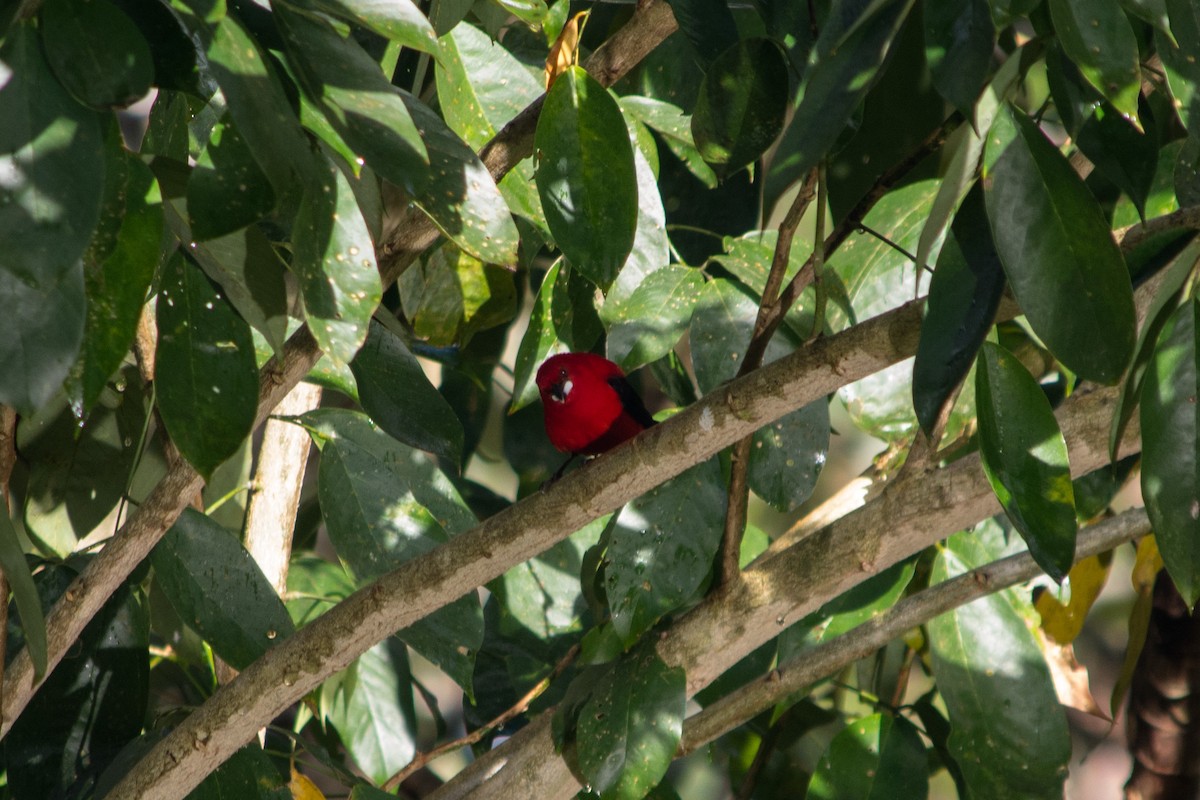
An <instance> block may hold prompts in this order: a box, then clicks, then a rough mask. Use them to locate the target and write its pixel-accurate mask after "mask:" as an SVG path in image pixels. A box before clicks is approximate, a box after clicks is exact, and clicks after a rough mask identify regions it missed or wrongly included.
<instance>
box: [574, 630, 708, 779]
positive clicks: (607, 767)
mask: <svg viewBox="0 0 1200 800" xmlns="http://www.w3.org/2000/svg"><path fill="white" fill-rule="evenodd" d="M685 690H686V680H685V676H684V673H683V670H682V669H680V668H679V667H668V666H667V665H666V664H664V663H663V662H662V659H660V658H659V657H658V655H657V654H656V653H654V651H653V649H652V648H642V649H640V650H639V651H637V652H634V653H631V654H629V655H628V656H626V657H624V658H622V659H621V660H620V661H619V662H618V663H617V664H616V665H615V666H614V667H613V668H612V670H610V671H609V672H608V673H607V674H605V675H604V677H603V678H601V679H600V681H599V683H598V685H596V686H595V687H594V689H593V691H592V696H591V699H590V700H589V701H588V702H587V703H586V704H585V705H584V706H583V708H582V709H581V710H580V712H579V728H578V732H577V738H576V752H577V755H578V758H579V768H580V770H581V771H582V772H583V775H584V777H585V778H587V781H588V783H589V784H590V785H591V787H592V789H593V791H595V792H596V793H598V794H599V795H600V797H601V798H602V799H603V800H640V799H641V798H642V797H645V796H646V794H647V792H648V791H649V790H650V789H651V788H653V787H654V786H655V785H657V784H658V782H659V781H660V780H662V778H663V776H664V775H666V773H667V767H669V766H670V765H671V761H672V760H673V759H674V757H675V748H676V747H677V746H678V745H679V740H680V737H681V736H682V734H683V712H684V706H685V704H686V691H685Z"/></svg>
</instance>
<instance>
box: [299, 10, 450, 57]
mask: <svg viewBox="0 0 1200 800" xmlns="http://www.w3.org/2000/svg"><path fill="white" fill-rule="evenodd" d="M301 5H302V6H310V7H313V8H317V9H320V10H321V11H324V12H326V13H327V14H332V15H334V16H337V17H342V18H343V19H348V20H350V21H351V22H357V23H359V24H360V25H362V26H364V27H366V28H370V29H371V30H373V31H375V32H376V33H378V34H379V35H380V36H386V37H387V38H388V39H391V40H392V41H393V42H398V43H399V44H402V45H404V46H405V47H411V48H413V49H414V50H420V51H422V52H425V53H429V54H431V55H433V56H437V55H438V53H439V49H438V39H437V34H436V33H434V30H433V25H431V24H430V23H429V20H428V19H426V18H425V15H424V14H422V13H421V9H419V8H417V5H416V3H414V2H412V0H306V1H305V2H302V3H301Z"/></svg>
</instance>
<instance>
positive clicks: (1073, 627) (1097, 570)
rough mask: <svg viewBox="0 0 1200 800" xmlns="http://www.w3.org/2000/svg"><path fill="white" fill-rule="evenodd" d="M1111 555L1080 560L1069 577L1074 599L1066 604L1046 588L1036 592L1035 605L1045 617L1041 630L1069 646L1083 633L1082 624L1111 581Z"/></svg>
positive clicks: (1056, 640) (1072, 568)
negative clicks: (1109, 575) (1109, 580)
mask: <svg viewBox="0 0 1200 800" xmlns="http://www.w3.org/2000/svg"><path fill="white" fill-rule="evenodd" d="M1111 566H1112V554H1111V553H1101V554H1100V555H1098V556H1091V557H1090V558H1085V559H1083V560H1082V561H1080V562H1079V563H1078V564H1076V565H1075V566H1073V567H1071V571H1070V572H1069V573H1068V574H1067V578H1068V580H1069V581H1070V587H1071V599H1070V600H1069V601H1068V602H1067V603H1066V604H1065V605H1064V604H1063V603H1061V602H1059V601H1058V599H1057V598H1055V597H1054V595H1052V594H1051V593H1050V592H1049V591H1047V590H1046V589H1045V588H1044V587H1038V589H1035V590H1034V597H1033V605H1034V607H1035V608H1036V609H1037V612H1038V614H1040V615H1041V617H1042V630H1044V631H1045V632H1046V635H1047V636H1048V637H1050V638H1051V639H1052V640H1054V641H1055V642H1058V643H1059V644H1070V643H1071V642H1073V641H1075V637H1076V636H1078V635H1079V632H1080V631H1081V630H1083V621H1084V619H1086V618H1087V613H1088V611H1089V610H1091V608H1092V604H1093V603H1095V602H1096V598H1097V597H1098V596H1099V595H1100V590H1101V589H1103V588H1104V584H1105V582H1106V581H1107V580H1108V571H1109V568H1110V567H1111Z"/></svg>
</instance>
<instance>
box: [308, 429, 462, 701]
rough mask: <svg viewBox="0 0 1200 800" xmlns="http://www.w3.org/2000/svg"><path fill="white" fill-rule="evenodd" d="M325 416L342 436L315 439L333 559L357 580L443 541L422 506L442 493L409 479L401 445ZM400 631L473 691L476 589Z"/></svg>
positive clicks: (435, 512)
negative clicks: (319, 460)
mask: <svg viewBox="0 0 1200 800" xmlns="http://www.w3.org/2000/svg"><path fill="white" fill-rule="evenodd" d="M342 413H343V414H345V412H342ZM310 418H311V417H309V416H306V419H310ZM318 419H319V418H318ZM358 419H359V420H361V418H358ZM325 421H326V423H332V425H333V427H332V430H333V431H338V432H339V433H338V434H337V435H333V436H328V437H326V436H319V437H318V441H319V442H320V443H321V445H322V446H321V465H320V472H319V477H318V494H319V496H320V499H321V513H322V515H323V516H324V518H325V524H326V526H327V528H328V530H329V536H330V540H331V541H332V542H333V546H334V548H335V549H336V550H337V552H338V556H339V557H340V558H341V560H342V562H343V563H345V564H346V565H347V566H348V567H349V568H350V570H351V571H353V572H354V575H355V577H356V578H357V579H358V581H359V585H365V584H367V583H369V582H370V581H372V580H374V579H376V578H378V577H379V576H380V575H383V574H384V573H385V572H388V571H389V570H391V569H394V568H395V567H397V566H399V565H400V564H403V563H404V562H406V561H409V560H411V559H413V558H416V557H417V556H420V555H423V554H425V553H427V552H429V551H430V550H432V549H434V548H435V547H437V546H438V545H439V544H441V543H443V542H445V541H446V540H447V535H446V531H445V529H444V528H443V526H442V524H441V523H440V518H441V517H442V516H443V514H442V513H441V510H439V509H438V508H437V506H434V507H433V509H432V510H431V508H430V507H427V506H426V505H425V503H424V501H427V500H429V499H433V500H434V501H435V502H438V503H441V504H442V505H445V504H446V500H445V499H443V497H444V495H441V494H440V493H439V492H438V491H437V489H436V487H432V486H431V485H430V484H428V483H424V482H423V481H413V480H411V479H406V476H405V475H403V474H402V472H401V471H399V470H398V469H397V467H399V468H400V469H403V467H402V464H403V462H402V461H401V459H404V458H405V456H404V454H403V451H404V449H405V448H403V447H402V446H401V445H398V444H391V443H389V442H388V441H387V437H386V435H385V434H382V433H381V432H378V431H371V430H370V429H369V428H364V427H363V424H362V421H355V418H354V417H349V418H347V417H342V418H340V419H339V418H338V417H332V418H329V417H327V418H326V419H325ZM438 474H439V475H440V473H438ZM443 479H444V478H443ZM418 493H419V494H418ZM460 502H461V501H460ZM452 513H455V514H457V513H459V512H457V511H454V512H452ZM398 635H399V636H400V638H401V639H403V640H404V641H406V642H407V643H408V644H409V645H411V646H412V647H413V648H414V649H415V650H417V651H418V652H419V653H421V654H422V655H423V656H425V657H426V658H428V659H429V660H430V661H432V662H433V663H434V664H437V665H438V666H439V667H441V668H442V669H443V670H444V671H445V672H446V674H447V675H449V676H450V677H451V678H453V679H454V680H455V682H457V683H458V684H459V685H460V686H462V688H463V689H464V690H465V691H467V692H468V694H469V693H470V692H471V691H472V682H471V673H472V669H473V666H474V661H475V652H476V651H477V650H478V649H479V647H480V645H481V644H482V643H483V615H482V612H481V611H480V607H479V599H478V598H477V597H476V595H475V594H474V592H470V593H468V594H466V595H465V596H464V597H460V598H459V599H457V600H455V601H454V602H453V603H451V604H449V605H448V606H445V607H444V608H441V609H439V610H437V611H436V612H434V613H433V614H430V615H429V616H427V617H425V618H423V619H422V620H420V621H419V622H417V623H416V624H414V625H412V626H411V627H409V628H405V629H404V630H402V631H400V632H399V634H398Z"/></svg>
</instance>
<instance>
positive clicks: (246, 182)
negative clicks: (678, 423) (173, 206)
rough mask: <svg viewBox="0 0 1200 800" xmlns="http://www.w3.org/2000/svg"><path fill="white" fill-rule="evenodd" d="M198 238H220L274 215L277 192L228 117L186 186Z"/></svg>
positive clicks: (212, 136)
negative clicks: (272, 212)
mask: <svg viewBox="0 0 1200 800" xmlns="http://www.w3.org/2000/svg"><path fill="white" fill-rule="evenodd" d="M187 200H188V203H187V206H188V216H189V217H190V218H191V229H192V236H193V238H195V239H197V240H200V241H203V240H205V239H215V238H216V237H218V236H224V235H225V234H227V233H233V232H234V231H236V230H238V229H240V228H244V227H246V226H247V225H249V224H251V223H253V222H257V221H258V220H260V219H262V218H263V217H265V216H267V215H268V214H270V213H271V210H272V209H273V208H274V207H275V192H274V191H273V190H272V189H271V183H270V181H268V180H267V176H266V175H265V174H264V173H263V171H262V169H261V168H260V167H259V166H258V162H257V161H255V160H254V154H253V153H251V152H250V148H249V147H248V146H247V144H246V140H245V139H243V138H242V136H241V134H240V133H238V129H237V127H236V126H235V125H234V124H233V120H232V119H230V118H229V116H228V114H226V115H225V116H224V117H222V118H221V121H220V122H218V123H217V125H216V127H214V128H213V130H212V134H211V135H210V136H209V139H208V143H207V144H205V146H204V152H202V153H201V154H200V158H198V159H196V167H195V169H193V170H192V175H191V177H190V178H189V179H188V184H187Z"/></svg>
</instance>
